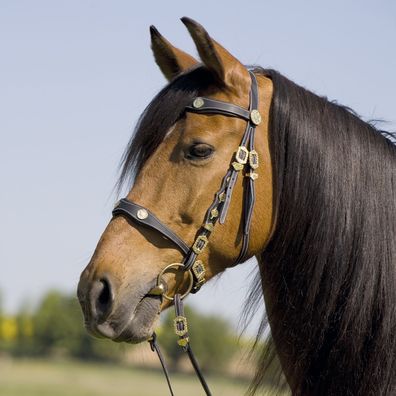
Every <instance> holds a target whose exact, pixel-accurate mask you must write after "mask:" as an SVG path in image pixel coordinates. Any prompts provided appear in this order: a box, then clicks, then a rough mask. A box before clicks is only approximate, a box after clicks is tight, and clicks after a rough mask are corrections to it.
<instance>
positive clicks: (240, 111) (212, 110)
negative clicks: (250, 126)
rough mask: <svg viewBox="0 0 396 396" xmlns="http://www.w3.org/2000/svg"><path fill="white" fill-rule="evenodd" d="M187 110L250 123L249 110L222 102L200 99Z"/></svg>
mask: <svg viewBox="0 0 396 396" xmlns="http://www.w3.org/2000/svg"><path fill="white" fill-rule="evenodd" d="M197 102H198V103H199V107H198V106H197V105H196V103H197ZM186 110H187V111H191V112H193V113H203V114H221V115H225V116H229V117H237V118H242V119H244V120H246V121H250V112H249V111H248V110H246V109H244V108H243V107H240V106H237V105H234V104H232V103H227V102H223V101H221V100H215V99H209V98H202V97H198V98H196V99H195V100H194V101H193V103H192V105H191V106H187V107H186Z"/></svg>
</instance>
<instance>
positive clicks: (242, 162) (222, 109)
mask: <svg viewBox="0 0 396 396" xmlns="http://www.w3.org/2000/svg"><path fill="white" fill-rule="evenodd" d="M249 74H250V77H251V89H250V94H249V109H247V110H246V109H244V108H243V107H240V106H237V105H234V104H231V103H226V102H222V101H219V100H214V99H210V98H204V97H197V98H195V99H194V100H193V102H192V103H191V105H189V106H187V107H186V109H185V110H186V111H188V112H193V113H197V114H220V115H224V116H230V117H237V118H241V119H243V120H245V121H246V122H247V124H246V129H245V132H244V134H243V137H242V140H241V143H240V146H239V147H238V149H237V151H236V153H235V156H234V158H233V160H232V163H231V166H230V168H229V169H228V171H227V173H226V174H225V176H224V178H223V180H222V183H221V186H220V189H219V190H218V191H217V192H216V194H215V198H214V201H213V203H212V204H211V205H210V207H209V208H208V210H207V212H206V215H205V218H204V222H203V224H202V226H201V228H200V229H199V230H198V233H197V237H196V239H195V241H194V243H193V245H192V246H191V247H190V246H188V245H187V244H186V243H185V242H184V241H183V240H182V239H181V238H180V237H179V236H177V235H176V234H175V233H174V232H173V231H172V230H171V229H169V228H168V227H167V226H166V225H165V224H163V223H162V222H161V220H159V219H158V218H157V217H156V216H155V215H154V214H153V213H151V212H150V211H149V210H148V209H147V208H144V207H143V206H140V205H138V204H136V203H134V202H131V201H129V200H128V199H125V198H124V199H121V200H120V201H119V202H118V203H117V204H116V206H115V208H114V210H113V216H118V215H124V216H126V217H127V218H128V219H130V220H132V221H133V222H134V223H136V224H138V225H142V226H145V227H149V228H151V229H153V230H155V231H157V232H158V233H160V234H161V235H162V236H163V237H165V238H166V239H168V240H170V241H171V242H173V243H174V245H176V246H177V247H178V248H179V249H180V250H181V252H182V253H183V255H184V259H183V261H182V262H181V263H172V264H169V265H167V266H166V267H165V268H164V269H163V270H162V271H161V272H160V274H159V275H158V278H157V285H156V286H155V287H154V288H153V289H152V290H150V292H149V293H148V295H159V296H161V298H162V297H163V298H165V299H168V300H170V301H174V305H175V310H176V318H175V322H174V324H175V332H176V334H177V335H178V336H179V340H178V343H179V345H180V346H181V347H182V348H183V349H184V350H185V351H186V352H187V353H188V355H189V357H190V360H191V363H192V365H193V366H194V369H195V371H196V373H197V375H198V377H199V379H200V381H201V384H202V386H203V388H204V390H205V392H206V394H207V395H211V393H210V391H209V388H208V386H207V384H206V382H205V379H204V378H203V376H202V373H201V371H200V369H199V366H198V364H197V361H196V359H195V357H194V355H193V353H192V350H191V346H190V342H189V337H188V328H187V319H186V318H185V316H184V313H183V303H182V299H183V298H184V297H186V296H187V295H188V294H189V293H190V292H191V293H196V292H197V291H198V290H199V289H200V288H201V286H202V285H203V284H204V283H205V272H206V270H205V265H204V263H203V262H202V261H201V260H199V259H198V256H199V255H200V254H201V253H202V251H203V250H204V249H205V248H206V246H207V244H208V242H209V237H210V235H211V233H212V232H213V229H214V226H215V225H216V223H217V222H219V223H220V224H223V223H224V222H225V220H226V217H227V212H228V209H229V206H230V202H231V198H232V193H233V190H234V187H235V184H236V181H237V179H238V175H239V173H240V172H241V171H242V170H244V171H245V174H244V176H245V184H244V197H243V218H242V222H243V223H242V247H241V251H240V253H239V256H238V258H237V259H236V261H235V265H236V264H238V263H240V262H243V261H244V260H245V259H246V255H247V252H248V248H249V240H250V225H251V221H252V214H253V207H254V202H255V188H254V181H255V180H256V179H257V177H258V174H257V173H256V169H257V168H258V166H259V159H258V154H257V152H256V151H255V150H254V135H255V130H256V126H257V125H259V124H260V123H261V121H262V120H261V115H260V113H259V111H258V85H257V80H256V77H255V75H254V74H253V73H252V72H251V71H249ZM175 269H176V270H181V271H185V272H186V273H188V276H189V280H190V282H189V286H188V289H187V291H186V292H185V293H184V294H183V295H180V294H179V293H176V294H175V295H174V297H171V296H169V295H167V294H166V292H167V290H166V283H165V282H164V281H163V275H164V274H165V273H166V272H169V271H170V270H175ZM149 341H150V344H151V348H152V350H155V351H156V352H157V353H158V356H159V358H160V361H161V364H162V367H163V369H164V373H165V376H166V379H167V382H168V385H169V389H170V392H171V395H173V390H172V387H171V385H170V382H169V376H168V372H167V370H166V367H165V365H164V361H163V358H162V355H161V352H160V350H159V347H158V344H157V343H156V336H155V334H154V335H153V337H152V338H151V339H150V340H149Z"/></svg>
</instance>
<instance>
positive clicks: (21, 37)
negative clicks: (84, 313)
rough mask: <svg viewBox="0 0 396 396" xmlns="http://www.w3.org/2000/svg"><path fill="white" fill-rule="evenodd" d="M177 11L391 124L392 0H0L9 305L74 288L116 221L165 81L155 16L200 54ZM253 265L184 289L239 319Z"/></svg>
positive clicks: (2, 279) (1, 263)
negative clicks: (119, 184) (152, 35)
mask: <svg viewBox="0 0 396 396" xmlns="http://www.w3.org/2000/svg"><path fill="white" fill-rule="evenodd" d="M182 16H189V17H191V18H193V19H195V20H197V21H198V22H200V23H201V24H202V25H203V26H204V27H205V28H206V29H207V30H208V32H209V33H210V34H211V36H212V37H214V38H215V39H216V40H217V41H219V42H220V43H221V44H223V45H224V46H225V47H226V48H227V49H228V50H229V51H230V52H231V53H233V54H234V55H235V56H237V57H238V58H239V59H240V60H241V61H242V62H243V63H245V64H258V65H261V66H264V67H272V68H275V69H277V70H279V71H280V72H282V73H283V74H285V75H286V76H287V77H289V78H291V79H292V80H294V81H295V82H297V83H298V84H300V85H302V86H304V87H306V88H309V89H310V90H312V91H314V92H316V93H318V94H320V95H325V96H327V97H328V98H329V99H330V100H337V101H338V102H340V103H342V104H345V105H347V106H349V107H351V108H353V109H354V110H356V111H357V112H358V113H359V114H360V115H361V116H362V117H363V119H365V120H369V119H381V120H385V121H387V123H384V124H383V125H382V128H384V129H388V130H396V106H395V104H396V95H395V92H396V76H395V72H396V51H395V45H396V44H395V43H396V2H394V1H392V0H388V1H385V0H376V1H374V0H372V1H365V0H363V1H359V2H357V1H354V2H353V1H345V0H342V1H341V0H333V1H331V2H321V1H298V2H297V1H293V0H287V1H286V0H285V1H258V0H255V1H246V2H236V1H230V0H229V1H216V2H215V1H207V0H201V1H194V2H187V1H167V2H160V1H158V2H155V1H150V0H147V1H144V2H135V1H117V0H113V1H93V0H89V1H88V0H78V1H77V0H68V1H54V0H51V1H44V0H36V1H34V2H33V1H22V0H13V1H11V0H1V1H0V51H1V57H0V161H1V162H0V164H1V166H0V183H1V190H2V192H1V194H0V219H1V221H0V290H1V293H2V296H3V297H2V298H3V304H4V306H5V308H6V310H7V311H8V312H14V311H15V310H16V309H18V307H20V306H21V304H26V303H27V304H31V305H34V304H35V303H37V301H38V299H39V298H40V296H41V295H42V294H43V293H44V292H45V291H46V290H48V289H49V288H58V289H61V290H64V291H66V292H74V291H75V289H76V285H77V282H78V279H79V274H80V272H81V270H82V269H83V268H84V267H85V265H86V264H87V263H88V261H89V258H90V256H91V254H92V252H93V250H94V248H95V245H96V243H97V241H98V239H99V236H100V234H101V233H102V231H103V229H104V227H105V226H106V224H107V223H108V221H109V220H110V216H111V209H112V206H113V203H114V202H115V201H116V200H117V197H116V196H115V194H114V192H113V187H114V184H115V181H116V178H117V175H118V165H119V161H120V158H121V155H122V152H123V150H124V148H125V146H126V144H127V141H128V140H129V138H130V136H131V133H132V130H133V127H134V125H135V122H136V120H137V119H138V117H139V115H140V113H141V112H142V111H143V109H144V108H145V106H146V105H147V104H148V103H149V101H150V100H151V99H152V97H153V96H154V95H155V94H156V93H157V92H158V91H159V90H160V89H161V88H162V87H163V86H164V84H165V79H164V77H163V76H162V74H161V73H160V71H159V70H158V68H157V66H156V64H155V62H154V61H153V56H152V53H151V50H150V39H149V26H150V25H151V24H154V25H155V26H156V27H157V28H158V29H159V31H160V32H161V33H162V34H163V35H164V36H165V37H167V38H168V39H169V40H170V41H171V42H172V43H174V44H175V45H176V46H178V47H179V48H182V49H183V50H185V51H187V52H189V53H191V54H193V55H196V50H195V48H194V45H193V42H192V40H191V38H190V36H189V35H188V33H187V31H186V29H185V27H184V25H183V24H182V23H181V22H180V20H179V18H180V17H182ZM255 267H256V263H255V262H254V261H251V262H249V263H246V264H243V265H239V266H238V267H237V268H233V269H231V270H227V271H226V272H225V274H224V275H223V276H221V277H220V278H219V279H217V280H214V281H213V282H210V283H209V284H207V285H206V286H205V287H204V288H203V289H202V291H200V293H198V294H197V295H194V296H192V297H191V298H189V299H188V302H189V303H190V304H192V305H194V306H196V307H198V308H199V309H200V310H202V311H204V312H212V313H213V312H214V313H216V314H218V315H222V316H224V317H225V318H228V319H230V320H231V321H232V322H233V324H234V325H235V326H236V325H237V323H238V318H239V316H240V313H241V312H242V306H243V301H244V297H245V295H246V292H247V291H248V289H249V283H250V281H251V273H252V271H253V272H254V270H255ZM214 301H216V304H213V302H214ZM257 322H258V320H257V318H256V320H255V321H254V324H256V325H257Z"/></svg>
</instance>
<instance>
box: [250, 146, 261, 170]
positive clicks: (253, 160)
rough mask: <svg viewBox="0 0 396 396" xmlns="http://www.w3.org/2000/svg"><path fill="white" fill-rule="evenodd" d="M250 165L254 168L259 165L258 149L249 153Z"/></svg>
mask: <svg viewBox="0 0 396 396" xmlns="http://www.w3.org/2000/svg"><path fill="white" fill-rule="evenodd" d="M249 165H250V167H251V168H252V169H257V168H258V167H259V156H258V153H257V151H256V150H251V151H250V153H249Z"/></svg>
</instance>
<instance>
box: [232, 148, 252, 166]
mask: <svg viewBox="0 0 396 396" xmlns="http://www.w3.org/2000/svg"><path fill="white" fill-rule="evenodd" d="M235 159H236V160H237V162H239V163H240V164H243V165H244V164H246V163H247V161H248V159H249V150H248V149H247V148H246V147H245V146H239V147H238V150H237V152H236V154H235Z"/></svg>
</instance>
